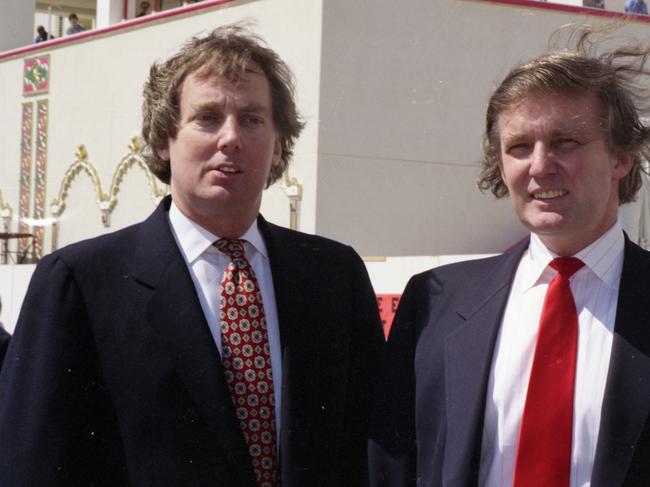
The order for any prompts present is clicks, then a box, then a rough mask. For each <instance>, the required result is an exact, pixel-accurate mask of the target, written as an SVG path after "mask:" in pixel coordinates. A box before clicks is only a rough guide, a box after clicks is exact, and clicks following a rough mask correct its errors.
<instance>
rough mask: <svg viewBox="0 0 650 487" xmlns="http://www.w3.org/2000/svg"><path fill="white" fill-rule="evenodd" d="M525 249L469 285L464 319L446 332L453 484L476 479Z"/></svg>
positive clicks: (448, 458) (448, 472)
mask: <svg viewBox="0 0 650 487" xmlns="http://www.w3.org/2000/svg"><path fill="white" fill-rule="evenodd" d="M521 254H522V252H521V251H520V252H516V253H512V254H506V255H504V256H503V257H502V258H501V259H500V260H499V261H498V264H497V265H496V266H495V270H494V271H493V272H492V273H491V274H490V275H488V276H486V278H485V279H484V280H483V281H481V282H479V283H478V285H476V286H475V287H474V288H473V289H468V292H466V293H465V296H468V297H469V300H468V301H467V303H461V304H460V305H459V306H458V308H457V313H458V316H459V317H460V319H461V320H462V322H463V323H462V324H461V325H460V327H459V328H458V329H457V330H455V331H454V332H453V333H451V334H450V335H449V336H448V337H447V338H446V342H445V388H446V394H447V396H446V403H447V435H446V438H447V447H446V449H445V451H446V453H445V464H444V472H443V479H444V480H445V481H446V482H449V483H450V485H451V484H453V485H472V484H476V482H477V481H478V470H479V465H480V452H481V435H482V425H483V417H484V410H485V395H486V391H487V383H488V378H489V374H490V367H491V364H492V354H493V351H494V344H495V340H496V336H497V333H498V330H499V325H500V321H501V317H502V316H503V310H504V308H505V305H506V301H507V299H508V294H509V291H510V286H511V283H512V277H513V275H514V272H515V270H516V267H517V263H518V262H519V260H520V258H521Z"/></svg>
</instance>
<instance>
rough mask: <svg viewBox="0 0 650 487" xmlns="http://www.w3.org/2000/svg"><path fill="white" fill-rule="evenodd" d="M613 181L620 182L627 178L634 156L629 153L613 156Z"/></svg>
mask: <svg viewBox="0 0 650 487" xmlns="http://www.w3.org/2000/svg"><path fill="white" fill-rule="evenodd" d="M614 158H615V161H614V172H613V175H614V179H615V180H616V181H620V180H621V179H623V178H624V177H625V176H627V175H628V174H629V173H630V171H631V170H632V167H633V166H634V155H633V154H632V153H630V152H620V153H618V154H615V155H614Z"/></svg>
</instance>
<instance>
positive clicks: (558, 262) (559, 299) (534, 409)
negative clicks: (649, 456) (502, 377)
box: [513, 257, 584, 487]
mask: <svg viewBox="0 0 650 487" xmlns="http://www.w3.org/2000/svg"><path fill="white" fill-rule="evenodd" d="M549 265H550V266H551V267H552V268H553V269H555V270H556V271H557V272H558V274H557V275H556V276H555V278H554V279H553V280H552V281H551V283H550V284H549V286H548V290H547V291H546V297H545V299H544V308H543V309H542V317H541V319H540V322H539V331H538V335H537V345H536V347H535V357H534V359H533V367H532V370H531V373H530V380H529V382H528V393H527V394H526V405H525V407H524V414H523V418H522V421H521V431H520V433H519V446H518V449H517V463H516V466H515V480H514V484H513V485H514V487H568V486H569V476H570V473H571V435H572V425H573V385H574V381H575V370H576V356H577V351H578V316H577V313H576V306H575V302H574V301H573V294H572V293H571V286H570V282H569V278H570V277H571V276H572V275H573V274H574V273H575V272H576V271H577V270H578V269H580V268H581V267H582V266H583V265H584V263H583V262H582V261H580V260H578V259H576V258H574V257H559V258H556V259H554V260H553V261H551V263H550V264H549Z"/></svg>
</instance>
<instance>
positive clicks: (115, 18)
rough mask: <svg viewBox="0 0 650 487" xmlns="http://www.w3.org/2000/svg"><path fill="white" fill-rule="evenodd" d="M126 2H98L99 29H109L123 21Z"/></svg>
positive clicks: (114, 0)
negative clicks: (110, 26)
mask: <svg viewBox="0 0 650 487" xmlns="http://www.w3.org/2000/svg"><path fill="white" fill-rule="evenodd" d="M123 8H124V0H97V27H98V28H101V27H108V26H109V25H113V24H117V23H118V22H120V21H121V20H122V13H123V12H122V9H123Z"/></svg>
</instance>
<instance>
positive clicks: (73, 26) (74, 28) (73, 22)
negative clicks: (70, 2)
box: [65, 13, 86, 36]
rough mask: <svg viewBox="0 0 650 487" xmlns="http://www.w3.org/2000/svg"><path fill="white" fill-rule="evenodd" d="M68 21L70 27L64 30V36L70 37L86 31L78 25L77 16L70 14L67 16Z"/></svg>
mask: <svg viewBox="0 0 650 487" xmlns="http://www.w3.org/2000/svg"><path fill="white" fill-rule="evenodd" d="M68 21H69V22H70V27H68V28H67V29H66V30H65V35H68V36H71V35H73V34H78V33H79V32H83V31H85V30H86V28H85V27H84V26H83V25H81V24H80V23H79V17H77V14H75V13H72V14H70V15H68Z"/></svg>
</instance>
